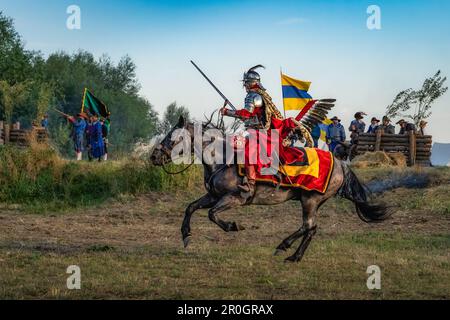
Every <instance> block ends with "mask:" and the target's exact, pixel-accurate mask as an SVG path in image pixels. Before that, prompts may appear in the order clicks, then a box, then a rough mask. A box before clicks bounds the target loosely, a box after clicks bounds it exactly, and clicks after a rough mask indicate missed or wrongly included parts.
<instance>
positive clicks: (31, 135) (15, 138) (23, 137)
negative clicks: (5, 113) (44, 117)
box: [0, 121, 48, 146]
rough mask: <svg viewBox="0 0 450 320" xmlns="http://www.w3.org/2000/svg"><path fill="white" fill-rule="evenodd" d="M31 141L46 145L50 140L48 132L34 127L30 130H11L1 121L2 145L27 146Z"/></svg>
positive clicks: (0, 142)
mask: <svg viewBox="0 0 450 320" xmlns="http://www.w3.org/2000/svg"><path fill="white" fill-rule="evenodd" d="M31 140H35V141H36V142H38V143H44V142H47V140H48V134H47V130H45V129H44V128H40V127H33V128H32V129H29V130H23V129H11V127H10V126H9V125H7V124H4V123H3V122H1V121H0V144H8V143H10V144H15V145H18V146H27V145H29V144H30V141H31Z"/></svg>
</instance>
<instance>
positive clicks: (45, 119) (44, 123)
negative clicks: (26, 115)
mask: <svg viewBox="0 0 450 320" xmlns="http://www.w3.org/2000/svg"><path fill="white" fill-rule="evenodd" d="M41 127H42V128H44V129H45V130H48V114H45V115H44V116H43V117H42V120H41Z"/></svg>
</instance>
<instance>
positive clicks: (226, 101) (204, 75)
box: [191, 60, 236, 110]
mask: <svg viewBox="0 0 450 320" xmlns="http://www.w3.org/2000/svg"><path fill="white" fill-rule="evenodd" d="M191 63H192V65H193V66H194V67H195V69H197V70H198V72H200V74H201V75H202V76H203V78H205V79H206V81H208V83H209V84H210V85H211V86H212V87H213V88H214V90H216V91H217V93H218V94H219V95H220V96H221V97H222V99H224V100H225V103H226V104H228V105H229V106H230V107H231V109H233V110H236V108H235V107H234V106H233V104H232V103H231V102H230V100H228V99H227V97H225V95H224V94H223V93H222V92H220V90H219V89H218V88H217V87H216V86H215V84H214V83H212V81H211V80H209V78H208V77H207V76H206V74H204V73H203V71H202V70H201V69H200V68H199V67H198V66H197V65H196V64H195V62H194V61H192V60H191Z"/></svg>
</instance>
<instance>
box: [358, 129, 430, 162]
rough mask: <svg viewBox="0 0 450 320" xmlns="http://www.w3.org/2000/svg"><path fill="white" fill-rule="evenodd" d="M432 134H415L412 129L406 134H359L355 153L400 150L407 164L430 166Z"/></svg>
mask: <svg viewBox="0 0 450 320" xmlns="http://www.w3.org/2000/svg"><path fill="white" fill-rule="evenodd" d="M431 144H432V136H422V135H417V134H416V133H415V132H414V131H410V132H409V133H408V134H385V133H383V131H381V130H379V131H377V132H376V133H363V134H360V135H359V141H358V145H357V147H356V154H357V155H359V154H363V153H365V152H368V151H384V152H387V153H389V152H401V153H403V154H404V155H405V156H406V159H407V164H408V166H414V165H419V166H430V165H431V161H430V157H431Z"/></svg>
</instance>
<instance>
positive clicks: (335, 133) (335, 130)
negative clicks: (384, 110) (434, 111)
mask: <svg viewBox="0 0 450 320" xmlns="http://www.w3.org/2000/svg"><path fill="white" fill-rule="evenodd" d="M366 115H367V114H366V113H364V112H357V113H355V119H354V120H352V122H351V123H350V126H349V128H348V130H349V131H350V144H357V143H358V136H359V135H360V134H361V133H364V132H367V133H375V132H377V131H378V130H383V132H384V133H387V134H395V126H394V125H392V124H391V120H390V119H389V118H388V117H387V116H384V117H383V118H382V121H380V120H379V119H377V118H376V117H373V118H372V119H371V120H370V125H369V127H368V129H367V131H366V124H365V122H364V121H363V119H364V116H366ZM330 120H331V121H332V123H331V124H330V125H328V127H327V138H326V139H327V144H328V147H329V149H330V151H334V149H335V148H336V146H338V145H339V144H341V143H343V142H345V139H346V136H345V130H344V126H343V125H342V124H341V119H339V118H338V117H336V116H334V117H333V118H331V119H330ZM380 122H381V124H380ZM396 124H398V125H399V126H400V130H399V132H398V134H407V133H409V132H410V131H414V132H415V133H416V134H418V135H425V127H426V125H427V122H426V121H425V120H421V121H420V123H419V129H416V126H415V124H413V123H410V122H407V121H405V120H404V119H401V120H399V121H397V123H396ZM313 138H314V136H313Z"/></svg>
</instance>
